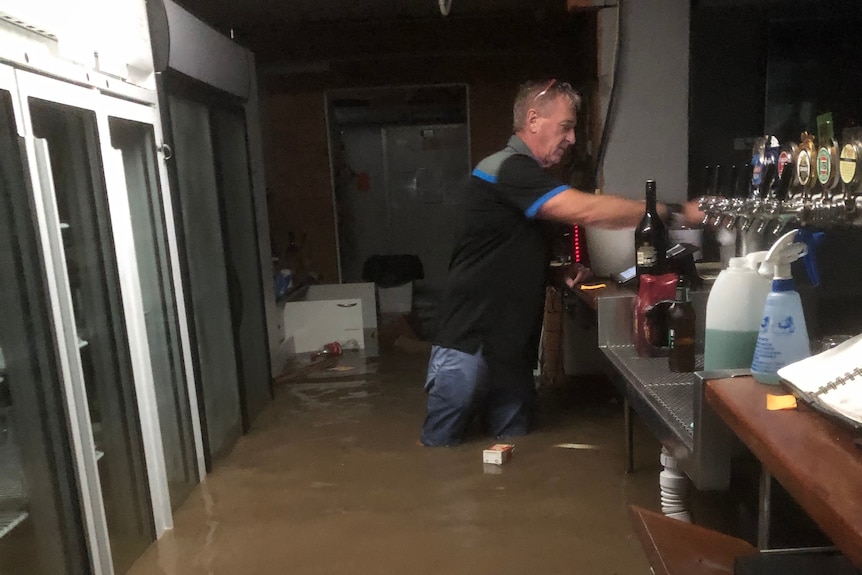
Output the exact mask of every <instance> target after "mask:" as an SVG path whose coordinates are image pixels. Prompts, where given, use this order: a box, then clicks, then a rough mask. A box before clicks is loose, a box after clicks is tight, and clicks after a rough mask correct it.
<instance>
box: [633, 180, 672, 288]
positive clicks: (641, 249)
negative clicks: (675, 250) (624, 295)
mask: <svg viewBox="0 0 862 575" xmlns="http://www.w3.org/2000/svg"><path fill="white" fill-rule="evenodd" d="M667 242H668V239H667V226H665V223H664V222H663V221H662V219H661V217H660V216H659V215H658V211H657V210H656V201H655V180H647V183H646V211H645V212H644V216H643V218H641V221H640V223H639V224H638V226H637V227H636V228H635V270H636V272H637V275H638V277H640V276H642V275H643V274H652V275H661V274H663V273H665V272H666V271H667V247H668V246H667Z"/></svg>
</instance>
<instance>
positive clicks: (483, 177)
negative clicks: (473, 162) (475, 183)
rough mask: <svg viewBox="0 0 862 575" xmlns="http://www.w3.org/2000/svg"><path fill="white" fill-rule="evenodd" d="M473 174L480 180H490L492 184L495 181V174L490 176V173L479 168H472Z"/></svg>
mask: <svg viewBox="0 0 862 575" xmlns="http://www.w3.org/2000/svg"><path fill="white" fill-rule="evenodd" d="M473 175H474V176H476V177H477V178H479V179H480V180H485V181H486V182H490V183H492V184H496V183H497V176H492V175H491V174H488V173H485V172H483V171H482V170H480V169H479V168H476V169H474V170H473Z"/></svg>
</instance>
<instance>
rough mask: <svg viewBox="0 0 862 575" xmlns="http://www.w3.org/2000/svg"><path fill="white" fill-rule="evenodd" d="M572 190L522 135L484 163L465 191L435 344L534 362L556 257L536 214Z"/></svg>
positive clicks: (504, 359)
mask: <svg viewBox="0 0 862 575" xmlns="http://www.w3.org/2000/svg"><path fill="white" fill-rule="evenodd" d="M567 188H569V186H567V185H565V184H562V183H561V182H559V181H558V180H556V179H555V178H553V177H551V176H550V175H549V174H548V173H547V172H546V171H545V170H544V169H543V168H542V167H541V166H540V165H539V162H538V161H537V160H536V158H535V156H533V154H532V153H531V152H530V150H529V148H527V145H526V144H524V142H523V141H522V140H521V139H520V138H519V137H518V136H512V137H511V138H510V139H509V143H508V145H507V146H506V148H504V149H503V150H501V151H499V152H497V153H495V154H493V155H491V156H489V157H487V158H485V159H484V160H482V161H481V162H479V164H478V165H477V166H476V168H475V169H474V170H473V173H472V175H471V177H470V179H469V181H468V182H467V184H466V185H465V189H464V192H463V194H464V195H463V197H462V202H463V206H464V211H463V214H462V222H461V226H460V231H459V233H458V236H457V239H456V241H455V249H454V250H453V253H452V259H451V260H450V262H449V277H448V279H447V283H446V288H445V290H444V292H443V300H442V302H441V309H440V314H439V318H440V324H439V329H438V332H437V337H436V338H435V341H434V343H435V344H436V345H440V346H443V347H450V348H454V349H458V350H460V351H464V352H467V353H475V352H476V351H477V350H478V349H479V346H482V350H483V354H484V355H485V356H486V357H487V358H488V359H493V360H496V361H502V362H504V363H509V364H513V365H523V364H524V363H525V362H526V363H535V361H536V357H537V352H538V346H539V337H540V334H541V327H542V313H543V305H544V294H545V275H546V273H547V269H548V263H549V257H550V253H549V242H548V239H549V238H548V234H549V233H550V226H548V225H547V223H546V222H543V221H541V220H537V219H535V217H536V214H537V213H538V211H539V209H540V208H541V207H542V205H543V204H544V203H545V202H547V201H548V200H549V199H551V198H552V197H554V196H556V195H557V194H559V193H560V192H562V191H563V190H565V189H567Z"/></svg>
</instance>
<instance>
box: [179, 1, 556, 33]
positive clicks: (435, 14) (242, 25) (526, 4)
mask: <svg viewBox="0 0 862 575" xmlns="http://www.w3.org/2000/svg"><path fill="white" fill-rule="evenodd" d="M438 2H439V0H243V1H237V0H179V4H181V5H182V6H183V7H185V8H186V9H187V10H189V11H190V12H192V13H194V14H195V15H197V16H198V17H200V18H201V19H202V20H204V21H206V22H208V23H210V24H212V25H214V26H216V27H219V28H222V29H230V28H234V29H249V28H254V27H256V26H260V25H269V26H271V25H273V24H278V23H283V24H294V25H295V24H298V23H302V22H318V21H327V20H353V21H357V20H359V21H362V20H366V21H367V20H402V19H417V18H443V17H444V16H443V15H442V14H441V12H440V8H439V5H438ZM565 4H566V3H565V0H451V10H450V13H449V16H448V17H450V18H459V17H475V16H481V15H483V14H494V13H497V14H499V13H504V12H518V11H524V12H536V11H538V12H541V11H543V10H545V9H546V8H556V9H559V8H561V7H565Z"/></svg>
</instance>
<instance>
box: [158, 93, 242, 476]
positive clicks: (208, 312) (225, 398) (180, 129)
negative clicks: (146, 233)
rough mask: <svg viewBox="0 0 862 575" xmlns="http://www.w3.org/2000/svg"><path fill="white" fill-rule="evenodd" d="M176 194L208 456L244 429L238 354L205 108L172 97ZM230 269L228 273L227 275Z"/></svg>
mask: <svg viewBox="0 0 862 575" xmlns="http://www.w3.org/2000/svg"><path fill="white" fill-rule="evenodd" d="M168 101H169V105H170V117H171V133H172V135H173V147H174V163H175V167H176V184H177V185H176V188H175V189H176V195H177V197H178V199H179V205H180V211H181V213H182V229H183V234H182V236H183V249H184V252H185V253H184V256H185V258H184V259H185V262H186V270H187V274H186V278H187V286H186V287H187V290H188V293H189V295H190V298H189V300H190V312H191V315H192V324H193V325H194V329H193V335H194V340H195V345H194V348H195V351H196V353H197V362H196V363H197V366H198V370H199V377H198V382H199V388H200V395H201V397H202V404H203V413H202V417H201V419H202V426H203V428H204V429H205V431H206V435H205V439H206V444H207V451H208V456H209V457H210V460H212V459H215V458H218V457H219V456H221V455H222V454H225V453H227V452H228V451H229V450H230V448H231V447H232V446H233V444H234V442H235V441H236V440H237V439H238V438H239V436H240V434H241V432H242V416H241V411H240V398H239V378H238V373H237V356H236V348H235V345H234V343H235V342H234V330H233V323H232V318H231V299H230V292H229V291H228V281H229V277H234V278H235V274H233V273H231V270H229V269H228V264H227V259H226V257H225V249H226V248H225V238H224V234H223V231H222V225H221V206H220V201H219V194H218V181H217V173H216V164H215V155H214V152H213V144H212V138H213V135H212V128H211V124H210V116H209V110H208V109H207V107H206V106H205V105H203V104H201V103H198V102H195V101H192V100H188V99H185V98H181V97H177V96H170V98H169V100H168ZM229 274H230V275H229Z"/></svg>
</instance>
